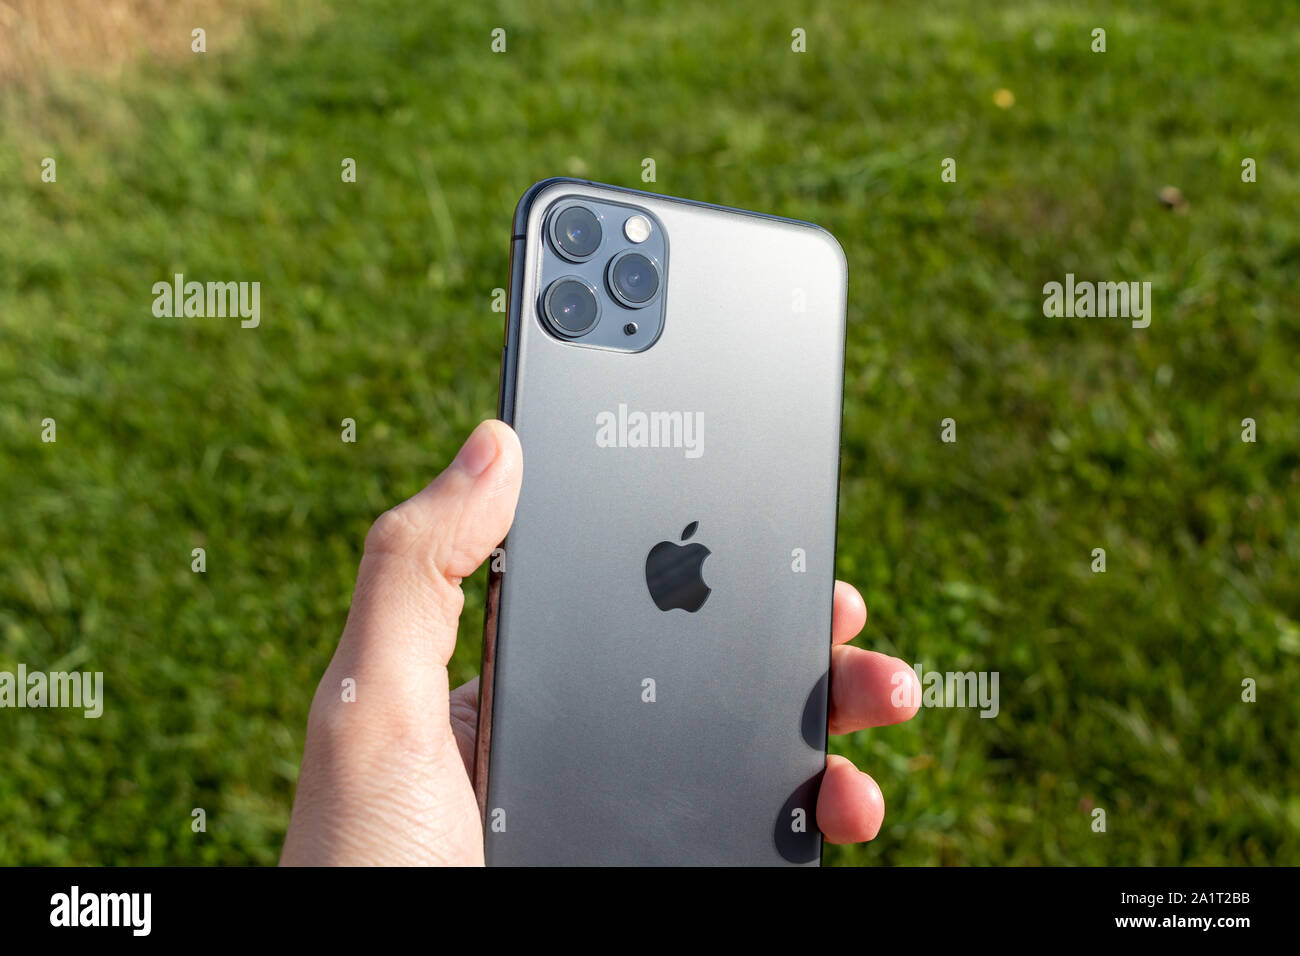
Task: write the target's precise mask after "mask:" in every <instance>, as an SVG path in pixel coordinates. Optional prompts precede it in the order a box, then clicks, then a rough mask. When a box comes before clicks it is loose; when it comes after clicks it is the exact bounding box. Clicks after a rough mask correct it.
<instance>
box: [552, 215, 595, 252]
mask: <svg viewBox="0 0 1300 956" xmlns="http://www.w3.org/2000/svg"><path fill="white" fill-rule="evenodd" d="M600 239H601V229H600V220H599V219H597V218H596V214H595V213H594V212H592V211H591V210H590V209H588V208H587V207H586V206H566V207H565V208H563V209H561V210H560V211H559V212H558V213H556V214H555V216H554V217H553V218H552V219H551V241H552V242H554V243H555V248H556V249H558V250H559V251H560V255H562V256H564V257H565V258H566V259H570V260H572V261H573V262H582V261H583V260H584V259H590V258H591V257H592V256H593V255H595V254H596V250H597V249H599V248H600Z"/></svg>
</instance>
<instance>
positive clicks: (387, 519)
mask: <svg viewBox="0 0 1300 956" xmlns="http://www.w3.org/2000/svg"><path fill="white" fill-rule="evenodd" d="M419 531H420V529H419V528H417V527H416V526H415V523H414V522H413V521H411V519H410V518H409V517H408V516H407V514H406V512H405V511H403V510H402V506H401V505H398V506H397V507H395V508H389V509H388V510H387V511H385V512H384V513H383V514H381V515H380V516H379V517H378V518H376V519H375V521H374V524H372V525H371V526H370V530H369V531H367V532H366V553H367V554H403V553H405V552H407V551H409V550H410V549H411V548H412V547H413V546H414V545H415V544H416V542H418V541H419V540H420V533H419Z"/></svg>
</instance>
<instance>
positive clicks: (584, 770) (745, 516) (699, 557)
mask: <svg viewBox="0 0 1300 956" xmlns="http://www.w3.org/2000/svg"><path fill="white" fill-rule="evenodd" d="M847 278H848V267H847V263H846V261H845V257H844V253H843V251H842V250H841V248H840V246H839V243H837V242H836V240H835V239H834V237H833V236H831V234H830V233H828V232H826V231H825V230H824V229H821V228H819V227H817V226H814V225H810V224H808V223H804V222H796V221H793V220H789V219H780V218H776V217H774V216H765V215H759V214H757V213H752V212H745V211H742V210H738V209H727V208H723V207H720V206H710V205H706V204H704V203H699V202H690V201H686V200H682V199H673V198H670V197H667V196H660V195H655V194H652V193H645V192H638V191H634V190H629V189H621V188H617V187H613V186H604V185H600V184H598V183H589V182H583V181H579V180H571V179H549V180H545V181H543V182H540V183H537V184H536V185H535V186H533V187H532V188H531V189H529V190H528V192H527V193H526V194H525V195H524V197H523V199H522V200H520V203H519V206H518V209H517V210H516V212H515V220H514V231H513V239H512V242H511V266H510V309H509V314H508V318H507V323H506V343H505V351H504V353H503V355H502V371H501V401H500V410H499V414H500V416H501V418H502V419H503V420H504V421H506V422H508V423H510V424H511V425H512V426H513V427H514V429H515V431H516V432H517V433H518V435H519V440H520V442H521V443H522V445H523V453H524V470H523V490H522V492H521V494H520V497H519V506H518V510H517V511H516V512H515V520H514V525H513V526H512V527H511V529H510V534H509V537H508V538H507V539H506V541H505V542H504V544H503V548H502V552H501V553H500V554H498V555H497V557H496V559H495V560H494V570H493V572H492V574H491V576H490V579H489V588H488V604H487V615H486V625H487V626H486V633H485V635H484V642H483V676H482V682H481V685H480V686H481V692H480V693H481V699H480V709H479V713H480V718H479V725H478V726H479V736H478V742H477V748H476V767H475V787H476V790H477V793H478V799H479V804H480V809H481V810H482V813H483V822H484V841H485V852H486V857H487V862H488V863H489V864H776V865H779V864H817V863H819V862H820V860H821V834H820V833H819V832H818V830H817V824H816V800H817V790H818V786H819V783H820V780H821V775H822V773H823V772H824V770H825V766H826V732H827V688H828V669H829V666H830V648H831V604H832V595H833V589H834V565H835V526H836V506H837V493H838V479H839V447H840V416H841V408H842V393H843V371H844V335H845V299H846V294H847Z"/></svg>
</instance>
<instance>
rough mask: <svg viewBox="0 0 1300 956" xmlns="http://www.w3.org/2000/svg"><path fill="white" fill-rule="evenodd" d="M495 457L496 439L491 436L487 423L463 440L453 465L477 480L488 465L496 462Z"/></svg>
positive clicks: (490, 429)
mask: <svg viewBox="0 0 1300 956" xmlns="http://www.w3.org/2000/svg"><path fill="white" fill-rule="evenodd" d="M496 457H497V439H496V436H495V435H493V434H492V428H491V426H490V425H488V423H487V422H483V423H482V424H481V425H479V426H478V427H477V428H475V429H474V431H473V433H471V434H470V436H469V438H467V439H465V444H463V445H461V446H460V451H459V452H457V453H456V460H455V461H454V462H453V464H455V465H457V466H459V467H460V468H461V469H462V470H463V471H465V472H466V473H467V474H469V475H470V476H471V477H475V478H477V477H478V476H479V475H481V474H483V472H485V471H487V467H488V465H490V464H492V462H494V461H496Z"/></svg>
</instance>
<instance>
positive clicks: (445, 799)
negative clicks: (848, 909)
mask: <svg viewBox="0 0 1300 956" xmlns="http://www.w3.org/2000/svg"><path fill="white" fill-rule="evenodd" d="M522 473H523V454H522V450H521V449H520V447H519V439H518V438H517V437H516V435H515V433H514V431H512V430H511V429H510V428H509V427H508V426H507V425H505V424H503V423H502V422H498V421H487V422H484V423H482V424H481V425H479V426H478V427H477V428H476V429H475V430H474V432H473V434H471V435H470V437H469V439H468V440H466V442H465V444H464V446H463V447H462V448H461V450H460V452H459V453H458V454H457V456H456V458H455V460H454V461H453V462H452V464H451V465H450V466H449V467H448V468H447V470H446V471H444V472H443V473H442V474H441V475H439V476H438V478H437V479H435V480H434V481H433V482H432V483H431V484H429V485H428V486H427V487H426V488H424V490H423V491H421V492H420V493H419V494H417V495H416V496H415V497H413V498H411V499H410V500H409V501H405V502H403V503H402V504H400V505H398V506H397V507H396V508H393V509H391V510H389V511H386V512H385V513H384V514H382V515H381V516H380V517H379V519H378V520H377V521H376V522H375V523H374V525H373V526H372V527H371V529H370V532H369V534H367V535H366V548H365V555H364V556H363V557H362V559H361V567H360V569H359V570H358V572H357V584H356V589H355V591H354V592H353V597H352V608H351V610H350V612H349V613H348V620H347V624H346V626H345V627H344V629H343V637H342V638H341V639H340V641H339V646H338V649H337V650H336V651H335V652H334V657H333V659H332V660H331V661H330V664H329V667H328V668H327V669H326V671H325V676H324V677H322V678H321V682H320V684H319V686H318V687H317V689H316V695H315V697H314V698H313V700H312V705H311V713H310V716H309V717H308V720H307V741H306V746H305V749H304V753H303V762H302V769H301V772H300V774H299V777H298V791H297V794H296V795H295V798H294V805H293V814H292V817H291V819H290V822H289V832H288V835H287V836H286V838H285V843H284V850H283V853H282V854H281V858H280V862H281V864H282V865H328V864H335V865H345V866H349V865H350V866H360V865H395V866H407V865H416V864H451V865H479V864H482V862H483V825H482V820H481V819H480V817H479V811H478V804H477V802H476V800H475V797H474V790H473V786H472V784H471V777H472V773H473V764H474V735H475V731H476V728H477V725H478V679H477V678H476V679H474V680H472V681H470V682H468V683H466V684H463V685H462V686H460V687H458V688H456V689H455V690H454V691H453V690H451V689H450V682H449V679H448V674H447V662H448V661H449V660H450V659H451V655H452V651H453V650H454V649H455V646H456V628H457V623H458V621H459V618H460V612H461V609H462V607H463V605H464V594H463V593H462V591H461V589H460V582H461V579H462V578H464V577H466V576H467V575H469V574H471V573H473V571H474V570H475V569H476V568H477V567H478V566H479V565H480V564H482V563H483V561H484V560H486V559H487V557H488V556H489V555H490V554H491V552H492V550H493V549H494V548H495V547H496V546H497V545H498V544H499V543H500V542H501V541H502V539H504V538H505V536H506V532H507V531H508V530H509V528H510V524H511V522H512V521H513V519H514V512H515V504H516V502H517V501H518V499H519V486H520V479H521V477H522ZM866 619H867V609H866V605H865V604H864V603H863V601H862V597H861V595H859V594H858V592H857V590H856V589H855V588H853V587H852V586H851V585H848V584H845V583H844V582H842V581H837V582H835V607H834V616H833V624H832V640H833V643H834V644H835V645H836V646H835V647H834V649H833V650H832V652H831V680H830V732H831V733H832V734H846V733H852V732H853V731H855V730H860V729H862V728H864V727H879V726H884V725H886V724H893V723H898V722H900V721H903V720H907V719H908V718H910V717H911V716H912V715H913V714H914V713H915V712H916V708H915V707H910V706H909V707H895V706H893V705H892V703H891V695H893V694H895V693H898V697H899V698H901V699H903V700H913V699H918V698H919V695H917V694H913V693H911V690H912V688H907V691H908V692H907V693H899V692H898V690H897V685H898V680H897V679H896V678H895V675H896V674H900V673H903V674H906V675H907V677H908V678H910V680H912V681H914V682H915V681H916V676H915V674H913V673H912V670H911V668H910V667H908V665H907V664H905V663H903V662H902V661H900V660H898V659H896V658H892V657H888V656H886V655H884V654H878V653H875V652H873V651H866V650H862V649H861V648H856V647H847V646H843V645H845V643H846V642H847V641H849V640H852V639H853V638H854V637H855V636H856V635H857V634H858V632H859V631H861V630H862V627H863V625H864V624H865V623H866ZM349 678H351V679H352V680H353V681H355V684H354V685H353V686H354V688H355V699H354V700H352V701H350V702H348V701H345V700H344V681H345V680H346V679H349ZM884 813H885V802H884V798H883V796H882V795H881V792H880V788H879V787H878V786H876V783H875V781H874V780H872V779H871V777H869V776H867V774H865V773H862V772H860V771H859V770H858V769H857V768H856V767H854V766H853V764H852V763H851V762H850V761H849V760H847V759H845V758H844V757H840V756H836V755H831V756H829V757H828V758H827V764H826V774H825V776H824V778H823V780H822V784H821V790H820V795H819V797H818V802H817V825H818V827H820V829H821V831H822V833H823V834H824V835H825V837H826V839H827V840H829V841H831V842H832V843H854V842H859V841H862V840H870V839H872V838H873V837H874V836H875V835H876V834H877V833H878V832H879V830H880V826H881V822H882V821H883V819H884Z"/></svg>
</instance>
